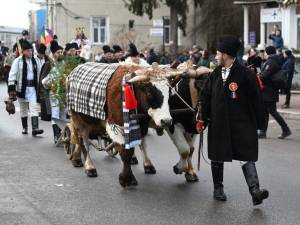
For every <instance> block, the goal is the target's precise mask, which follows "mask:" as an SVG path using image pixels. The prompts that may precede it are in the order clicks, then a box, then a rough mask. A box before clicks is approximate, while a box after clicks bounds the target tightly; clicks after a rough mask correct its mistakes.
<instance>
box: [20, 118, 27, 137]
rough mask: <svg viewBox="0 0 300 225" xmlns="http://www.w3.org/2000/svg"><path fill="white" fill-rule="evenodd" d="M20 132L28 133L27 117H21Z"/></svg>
mask: <svg viewBox="0 0 300 225" xmlns="http://www.w3.org/2000/svg"><path fill="white" fill-rule="evenodd" d="M21 120H22V127H23V129H22V134H28V122H27V121H28V117H22V118H21Z"/></svg>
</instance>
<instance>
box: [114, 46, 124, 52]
mask: <svg viewBox="0 0 300 225" xmlns="http://www.w3.org/2000/svg"><path fill="white" fill-rule="evenodd" d="M112 48H113V50H114V53H117V52H121V51H123V49H122V48H121V47H120V46H119V45H113V47H112Z"/></svg>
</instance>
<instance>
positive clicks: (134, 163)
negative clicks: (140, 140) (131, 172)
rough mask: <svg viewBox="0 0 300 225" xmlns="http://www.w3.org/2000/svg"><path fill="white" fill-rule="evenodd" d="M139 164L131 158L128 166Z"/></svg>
mask: <svg viewBox="0 0 300 225" xmlns="http://www.w3.org/2000/svg"><path fill="white" fill-rule="evenodd" d="M138 163H139V161H138V159H137V158H136V157H135V156H132V158H131V160H130V165H137V164H138Z"/></svg>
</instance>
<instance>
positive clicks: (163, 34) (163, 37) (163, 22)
mask: <svg viewBox="0 0 300 225" xmlns="http://www.w3.org/2000/svg"><path fill="white" fill-rule="evenodd" d="M162 30H163V32H162V42H163V43H162V47H163V49H162V52H163V56H165V17H164V16H163V17H162Z"/></svg>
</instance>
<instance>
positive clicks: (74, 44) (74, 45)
mask: <svg viewBox="0 0 300 225" xmlns="http://www.w3.org/2000/svg"><path fill="white" fill-rule="evenodd" d="M71 44H72V46H73V48H75V49H76V50H78V49H79V47H78V44H77V43H76V42H72V43H71Z"/></svg>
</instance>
